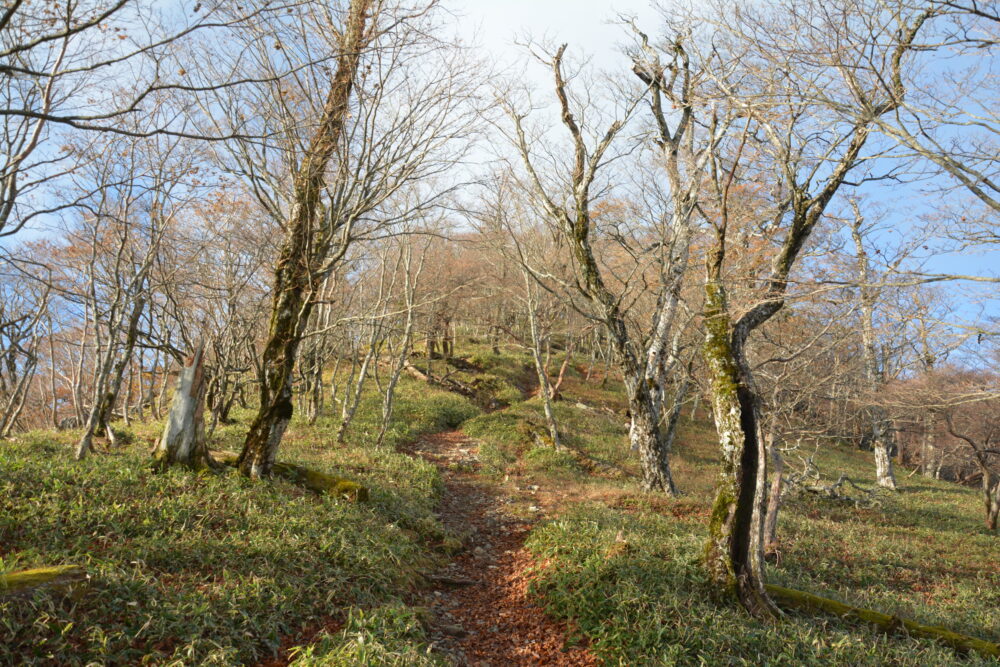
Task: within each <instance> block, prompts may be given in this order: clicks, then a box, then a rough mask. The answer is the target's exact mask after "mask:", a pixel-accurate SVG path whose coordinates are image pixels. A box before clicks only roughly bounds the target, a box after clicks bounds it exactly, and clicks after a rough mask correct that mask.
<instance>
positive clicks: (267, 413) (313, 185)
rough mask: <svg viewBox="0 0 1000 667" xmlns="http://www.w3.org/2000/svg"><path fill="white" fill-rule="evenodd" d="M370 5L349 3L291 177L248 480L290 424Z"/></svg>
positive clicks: (261, 469) (243, 464)
mask: <svg viewBox="0 0 1000 667" xmlns="http://www.w3.org/2000/svg"><path fill="white" fill-rule="evenodd" d="M371 6H372V0H351V3H350V7H349V8H348V12H347V21H346V24H345V26H344V31H343V38H342V44H341V45H342V50H341V52H340V54H339V55H338V56H337V70H336V73H335V74H334V78H333V81H332V82H331V85H330V90H329V93H328V94H327V99H326V102H325V104H324V107H323V115H322V118H321V119H320V122H319V125H318V127H317V129H316V133H315V134H314V136H313V137H312V140H311V142H310V144H309V147H308V148H307V150H306V154H305V155H304V157H303V159H302V162H301V164H300V165H299V169H298V173H296V174H295V179H294V204H293V206H292V211H291V214H290V216H289V220H288V224H287V226H286V229H287V232H286V235H285V239H284V242H283V243H282V246H281V249H280V251H279V254H278V261H277V265H276V267H275V280H274V297H273V300H272V304H271V321H270V324H269V326H268V335H267V343H266V344H265V346H264V354H263V355H262V359H261V363H262V367H263V377H262V382H261V385H260V407H259V408H258V412H257V416H256V417H255V418H254V420H253V423H252V424H251V425H250V431H249V432H248V433H247V437H246V441H245V443H244V445H243V451H242V452H241V453H240V456H239V459H238V461H237V465H238V466H239V469H240V471H241V472H242V473H243V474H244V475H247V476H249V477H252V478H259V477H265V476H267V475H269V474H270V472H271V467H272V466H273V465H274V460H275V457H276V456H277V453H278V446H279V445H280V444H281V438H282V436H283V435H284V433H285V429H286V428H287V427H288V423H289V422H290V421H291V419H292V412H293V407H292V384H291V382H292V373H293V372H294V369H295V358H296V354H297V352H298V347H299V343H300V342H301V340H302V334H303V332H304V330H305V327H306V324H307V322H308V321H309V314H310V312H311V310H312V306H313V300H312V297H313V294H314V293H315V292H316V291H317V290H318V289H319V287H320V285H321V282H322V280H323V279H324V276H323V275H321V274H320V272H318V271H317V270H316V269H317V264H318V263H320V262H324V261H325V260H326V259H327V258H326V255H327V253H328V252H329V250H330V248H329V247H328V246H327V247H319V246H321V245H324V244H320V243H319V240H318V239H316V238H314V236H315V234H314V231H315V227H316V224H317V219H318V217H319V215H320V211H319V205H320V193H321V191H322V189H323V186H324V180H325V179H324V176H325V172H326V168H327V165H328V164H329V162H330V159H331V157H332V156H333V154H334V151H335V150H336V149H337V145H338V144H339V143H340V139H341V136H342V134H343V130H344V123H345V121H346V119H347V117H348V115H349V108H350V105H349V102H350V98H351V92H352V90H353V87H354V77H355V73H356V72H357V69H358V63H359V62H360V58H361V52H362V51H363V50H364V47H365V45H366V43H367V40H368V34H367V33H368V26H367V22H368V19H369V18H370V17H369V16H368V13H369V10H370V9H371Z"/></svg>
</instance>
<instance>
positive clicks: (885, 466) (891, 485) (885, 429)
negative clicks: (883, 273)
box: [851, 213, 896, 490]
mask: <svg viewBox="0 0 1000 667" xmlns="http://www.w3.org/2000/svg"><path fill="white" fill-rule="evenodd" d="M863 222H864V220H863V218H862V217H861V215H860V213H856V215H855V219H854V221H853V223H852V225H851V236H852V238H853V239H854V247H855V251H856V252H857V265H858V282H859V283H860V285H859V288H858V289H859V293H860V302H861V343H862V345H861V349H862V355H863V357H864V364H865V379H866V381H867V383H868V391H869V394H870V395H869V400H876V396H877V394H878V392H880V391H882V389H883V388H884V387H885V372H884V371H883V368H882V364H880V363H879V355H878V350H877V341H876V336H875V305H876V303H877V302H878V298H879V293H880V290H879V288H878V287H875V286H873V285H871V277H872V276H871V268H870V265H869V261H868V253H867V251H866V250H865V246H864V241H863V239H862V237H861V225H862V223H863ZM867 412H868V420H869V429H870V430H869V433H870V436H871V441H872V447H873V450H874V452H875V481H876V483H877V484H878V485H879V486H880V487H882V488H885V489H892V490H895V489H896V477H895V474H894V473H893V470H892V453H893V450H894V449H895V444H894V443H893V439H892V427H891V423H890V422H889V419H888V417H887V416H886V413H885V410H884V409H883V408H882V407H881V406H878V405H870V406H869V407H868V410H867Z"/></svg>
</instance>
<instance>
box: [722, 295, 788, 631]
mask: <svg viewBox="0 0 1000 667" xmlns="http://www.w3.org/2000/svg"><path fill="white" fill-rule="evenodd" d="M705 291H706V293H705V347H704V357H705V362H706V364H707V366H708V373H709V379H710V381H711V395H712V414H713V416H714V418H715V428H716V431H717V432H718V435H719V445H720V447H721V449H722V470H721V472H720V475H719V485H718V490H717V492H716V497H715V503H714V504H713V506H712V514H711V517H710V519H709V527H708V530H709V538H708V544H707V545H706V554H705V555H706V564H707V566H708V571H709V574H710V576H711V577H712V579H713V580H715V581H716V582H717V583H718V584H720V585H721V586H722V587H724V588H725V589H727V590H729V591H730V592H732V593H733V594H735V595H736V597H737V598H738V599H739V601H740V603H741V604H742V605H743V607H744V608H745V609H747V611H749V612H750V613H751V614H754V615H755V616H761V617H770V616H773V615H775V614H776V613H777V608H776V607H775V606H774V603H773V602H772V601H771V599H770V598H769V597H768V595H767V591H766V590H765V588H764V584H765V580H764V520H765V512H766V510H765V500H766V497H767V492H766V482H767V463H766V462H767V459H766V456H767V452H766V447H765V440H764V437H763V434H762V433H761V423H760V413H759V407H758V400H757V395H756V392H755V391H754V388H753V378H752V376H751V375H750V370H749V366H748V364H747V363H746V360H745V358H744V353H743V344H744V343H745V341H746V337H745V336H746V334H747V333H748V332H734V331H733V324H732V321H731V319H730V316H729V311H728V309H727V306H726V297H725V291H724V289H723V287H722V284H721V281H720V280H711V279H710V280H709V281H707V282H706V290H705Z"/></svg>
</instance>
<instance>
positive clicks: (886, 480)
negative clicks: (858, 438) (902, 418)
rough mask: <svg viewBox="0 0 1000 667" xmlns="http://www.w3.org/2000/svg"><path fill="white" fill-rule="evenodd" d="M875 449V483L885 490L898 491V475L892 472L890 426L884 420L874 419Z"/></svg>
mask: <svg viewBox="0 0 1000 667" xmlns="http://www.w3.org/2000/svg"><path fill="white" fill-rule="evenodd" d="M873 422H874V423H873V424H872V428H873V430H874V431H875V432H874V443H873V444H874V447H875V481H876V483H877V484H878V485H879V486H881V487H882V488H884V489H892V490H893V491H895V490H896V475H895V474H894V473H893V470H892V449H891V446H892V444H891V442H890V441H889V437H887V435H886V431H888V428H887V426H888V424H887V423H886V421H885V420H884V419H879V418H877V417H875V418H873Z"/></svg>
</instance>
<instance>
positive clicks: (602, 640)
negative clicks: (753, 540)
mask: <svg viewBox="0 0 1000 667" xmlns="http://www.w3.org/2000/svg"><path fill="white" fill-rule="evenodd" d="M705 535H706V529H705V526H704V522H703V521H700V520H698V521H691V520H683V519H682V520H678V519H676V518H674V517H672V516H671V515H670V514H669V513H664V512H660V511H641V510H640V511H620V510H615V509H612V508H609V507H607V506H603V505H600V504H591V505H589V506H577V507H574V508H571V509H568V510H567V511H566V512H565V513H564V514H563V515H562V516H561V517H559V518H558V519H555V520H552V521H549V522H546V523H545V524H543V525H541V526H540V527H538V528H537V529H536V530H535V531H533V533H532V534H531V536H530V538H529V540H528V547H529V549H530V550H531V551H532V552H533V553H534V554H535V555H536V556H537V557H538V558H539V559H540V560H541V562H543V563H545V566H544V567H541V568H540V569H539V576H538V579H537V580H536V582H535V584H534V590H535V592H536V593H537V594H539V595H540V596H542V597H543V599H544V600H545V603H546V605H547V609H548V610H549V612H550V613H552V614H554V615H556V616H557V617H561V618H569V619H572V620H573V622H574V624H575V626H576V628H577V629H578V632H580V633H582V634H584V635H586V636H588V637H589V638H590V639H591V648H592V650H593V651H594V652H595V653H597V654H598V655H599V656H600V657H602V658H603V659H604V660H605V661H606V663H607V664H613V665H619V664H620V665H635V664H643V665H646V664H649V665H653V664H663V665H706V664H708V665H716V664H732V665H760V664H768V665H830V664H838V665H844V664H855V665H886V664H893V665H913V666H914V667H916V666H922V665H948V664H991V663H987V662H984V661H983V660H982V659H980V658H978V657H974V656H972V657H968V658H965V657H962V656H959V655H957V654H956V653H955V652H954V651H952V650H951V649H948V648H945V647H942V646H938V645H936V644H935V643H933V642H930V641H919V640H915V639H910V638H908V637H904V636H899V635H895V636H886V635H882V634H879V633H878V632H877V631H875V630H872V629H870V628H867V627H865V626H863V625H859V624H855V623H849V622H845V621H841V620H838V619H835V618H830V617H823V616H813V615H802V614H789V615H787V617H786V618H784V619H783V620H781V621H780V622H778V623H775V624H766V623H759V622H756V621H754V620H753V619H751V618H750V617H749V616H747V615H746V614H745V613H744V612H743V611H741V610H740V609H739V608H738V607H737V606H736V605H734V604H733V603H732V602H731V601H729V600H719V599H718V598H717V597H716V595H715V592H714V589H713V587H712V585H711V584H710V583H709V582H708V581H707V580H706V578H705V575H704V573H703V568H702V567H701V563H700V558H699V555H700V553H701V549H702V544H703V541H704V539H705ZM781 574H782V576H781V577H780V578H781V579H783V580H784V579H790V580H792V582H795V581H796V579H797V578H796V576H795V572H794V571H793V570H788V569H785V570H783V571H782V572H781ZM776 578H777V577H776ZM981 593H986V591H985V590H982V591H981ZM845 597H846V596H845ZM988 602H989V601H988V600H983V601H979V602H976V605H977V606H978V607H979V609H980V610H981V612H985V611H986V609H987V604H988ZM994 609H995V607H994ZM986 613H995V611H994V612H986ZM951 625H952V626H954V625H955V624H951ZM993 628H994V629H993V631H992V632H987V631H986V630H985V629H984V628H982V627H980V628H979V634H980V635H987V636H989V635H990V634H992V635H993V638H994V639H995V638H996V637H995V635H996V629H995V628H996V626H993ZM992 664H995V663H992Z"/></svg>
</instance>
